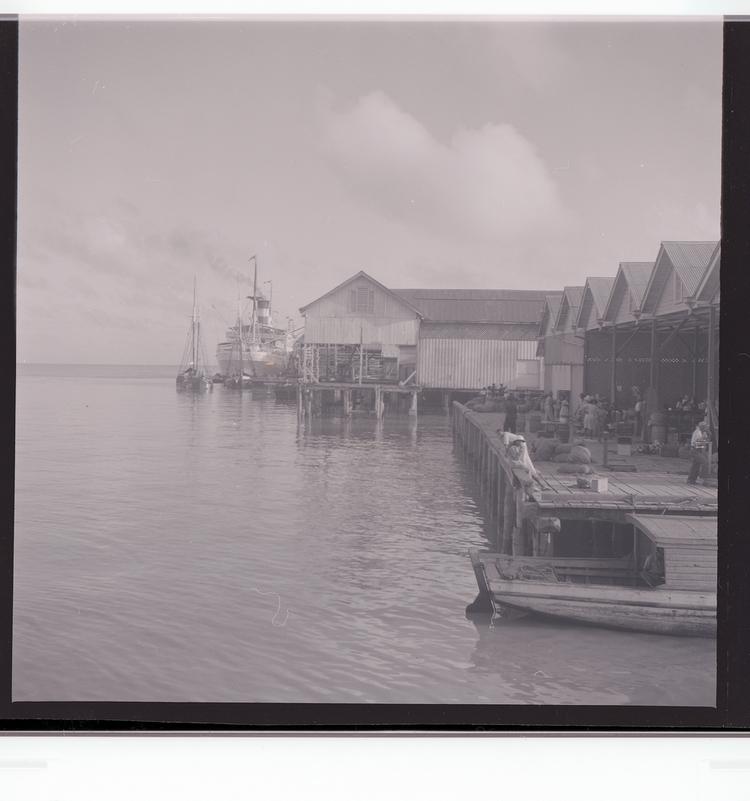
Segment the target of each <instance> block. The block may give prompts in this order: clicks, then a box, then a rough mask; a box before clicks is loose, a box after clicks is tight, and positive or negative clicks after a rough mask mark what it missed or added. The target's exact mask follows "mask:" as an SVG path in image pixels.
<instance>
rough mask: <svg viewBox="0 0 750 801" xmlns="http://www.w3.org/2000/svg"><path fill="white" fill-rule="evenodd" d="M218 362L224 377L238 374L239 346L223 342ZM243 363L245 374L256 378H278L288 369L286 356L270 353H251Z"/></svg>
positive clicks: (244, 357)
mask: <svg viewBox="0 0 750 801" xmlns="http://www.w3.org/2000/svg"><path fill="white" fill-rule="evenodd" d="M216 361H217V362H218V365H219V372H220V373H221V374H222V375H223V376H231V375H232V374H233V373H236V372H237V371H238V370H239V356H238V351H237V346H236V345H233V344H232V343H231V342H226V343H224V342H222V343H221V344H220V345H219V346H218V347H217V349H216ZM242 362H243V368H244V370H245V372H249V373H252V375H253V377H254V378H277V377H278V376H280V375H281V374H282V373H283V371H284V369H285V367H286V354H284V353H281V352H276V351H270V352H269V353H263V354H262V355H255V354H253V353H252V352H250V353H245V354H243V359H242Z"/></svg>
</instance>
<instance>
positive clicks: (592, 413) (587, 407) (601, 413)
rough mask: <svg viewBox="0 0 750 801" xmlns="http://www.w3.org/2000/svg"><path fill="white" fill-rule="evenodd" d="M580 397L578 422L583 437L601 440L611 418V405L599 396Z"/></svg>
mask: <svg viewBox="0 0 750 801" xmlns="http://www.w3.org/2000/svg"><path fill="white" fill-rule="evenodd" d="M579 397H580V401H581V402H580V404H579V406H578V420H579V423H580V425H581V428H582V429H583V435H584V436H585V437H590V438H591V439H597V440H601V438H602V435H603V434H604V429H605V427H606V426H607V423H608V422H609V418H610V411H611V410H610V408H609V404H608V403H607V402H606V401H605V400H603V399H602V398H600V397H599V396H598V395H584V394H581V395H580V396H579Z"/></svg>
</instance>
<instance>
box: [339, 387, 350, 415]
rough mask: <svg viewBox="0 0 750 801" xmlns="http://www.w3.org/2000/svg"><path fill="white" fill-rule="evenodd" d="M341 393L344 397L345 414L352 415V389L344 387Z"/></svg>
mask: <svg viewBox="0 0 750 801" xmlns="http://www.w3.org/2000/svg"><path fill="white" fill-rule="evenodd" d="M341 394H342V396H343V399H344V416H345V417H351V416H352V391H351V390H350V389H343V390H341Z"/></svg>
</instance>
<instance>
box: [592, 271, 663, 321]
mask: <svg viewBox="0 0 750 801" xmlns="http://www.w3.org/2000/svg"><path fill="white" fill-rule="evenodd" d="M653 269H654V265H653V262H650V261H621V262H620V266H619V268H618V270H617V275H616V276H615V280H614V281H613V282H612V289H611V290H610V293H609V297H608V298H607V304H606V306H605V307H604V314H602V319H604V320H610V321H611V320H612V318H613V315H614V312H615V309H614V299H615V297H616V296H617V290H618V289H619V287H621V286H623V284H624V286H625V288H626V289H627V290H628V291H629V292H630V293H631V294H632V295H633V306H634V308H635V309H641V308H642V304H643V297H644V293H645V291H646V287H647V286H648V282H649V278H650V277H651V273H652V272H653Z"/></svg>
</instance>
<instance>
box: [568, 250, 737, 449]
mask: <svg viewBox="0 0 750 801" xmlns="http://www.w3.org/2000/svg"><path fill="white" fill-rule="evenodd" d="M720 258H721V251H720V247H719V244H718V243H717V242H662V243H661V245H660V247H659V252H658V254H657V257H656V260H655V262H653V263H651V262H623V263H621V264H620V267H619V269H618V272H617V275H616V277H615V279H614V281H613V283H612V288H611V290H610V293H609V297H608V298H607V301H606V304H605V308H604V312H603V313H602V315H601V317H600V318H599V319H598V320H597V321H596V324H594V313H593V304H594V300H593V296H594V294H595V293H596V288H595V287H594V283H593V282H594V281H595V279H589V281H588V282H587V290H585V291H584V297H583V299H582V302H581V309H580V310H579V324H580V325H581V327H582V328H585V331H586V334H585V336H586V340H585V358H584V364H585V372H584V388H585V391H586V392H587V393H589V394H592V395H593V394H598V395H600V396H602V397H605V398H611V399H614V402H615V405H616V407H617V408H619V409H628V408H632V406H633V404H634V402H635V400H636V398H637V397H639V396H640V397H643V399H644V400H645V402H646V409H645V415H646V416H647V417H648V416H650V415H652V414H653V413H657V412H658V413H659V414H660V415H663V416H665V417H666V423H665V425H666V429H667V430H668V431H669V432H670V435H671V434H674V435H675V436H679V438H681V439H684V438H685V437H686V436H688V435H689V431H690V429H691V428H692V427H693V426H694V423H695V420H696V419H698V418H699V417H701V416H702V414H703V413H704V412H703V411H702V410H701V409H699V408H698V406H699V405H700V404H701V403H704V402H707V403H708V411H709V415H710V416H711V419H712V420H713V421H714V425H715V426H717V425H718V418H717V415H716V405H717V401H718V396H717V389H718V386H717V375H718V373H717V370H718V304H719V272H720ZM589 288H591V293H590V294H591V302H590V303H589V299H588V294H587V292H588V289H589ZM600 289H601V287H600ZM685 398H687V399H688V400H689V406H690V407H692V408H691V412H690V414H686V413H685V412H684V411H683V410H681V409H679V408H678V401H680V400H681V399H685Z"/></svg>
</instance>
